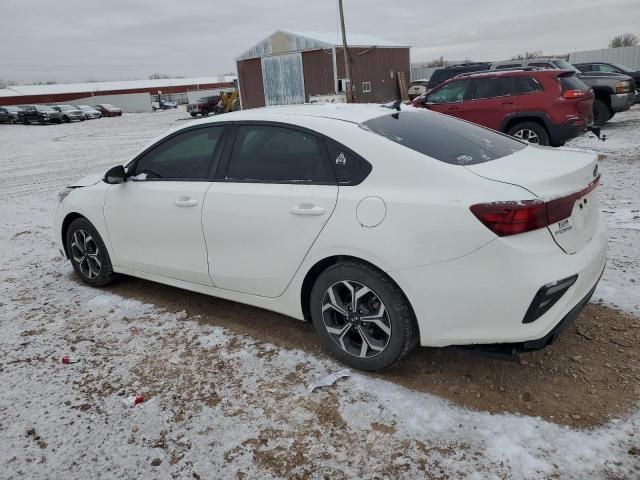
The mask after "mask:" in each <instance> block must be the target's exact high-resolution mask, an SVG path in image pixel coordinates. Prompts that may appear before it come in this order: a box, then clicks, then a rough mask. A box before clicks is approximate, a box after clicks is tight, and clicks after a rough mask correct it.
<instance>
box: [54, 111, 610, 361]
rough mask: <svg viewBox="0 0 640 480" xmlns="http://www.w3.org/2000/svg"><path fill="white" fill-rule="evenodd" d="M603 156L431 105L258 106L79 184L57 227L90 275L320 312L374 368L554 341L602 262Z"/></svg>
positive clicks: (301, 314) (341, 352)
mask: <svg viewBox="0 0 640 480" xmlns="http://www.w3.org/2000/svg"><path fill="white" fill-rule="evenodd" d="M597 167H598V164H597V155H596V154H595V153H589V152H579V151H569V150H556V151H553V150H551V149H543V148H540V147H537V146H530V145H528V144H527V143H525V142H521V141H519V140H517V139H515V138H511V137H508V136H505V135H502V134H500V133H497V132H494V131H492V130H489V129H486V128H484V127H481V126H479V125H475V124H472V123H469V122H463V121H460V120H458V119H455V118H453V117H450V116H447V115H440V114H437V113H434V112H429V111H419V110H416V109H407V110H404V111H396V110H393V111H391V110H389V108H384V107H378V106H371V105H342V106H339V105H335V104H334V105H325V106H320V105H301V106H286V107H272V108H263V109H251V110H245V111H242V112H234V113H230V114H228V115H221V116H215V117H213V118H211V119H209V120H208V121H205V122H199V123H197V124H188V125H187V126H182V127H180V128H178V129H175V130H173V131H171V132H169V133H168V134H167V135H166V136H165V137H164V138H162V139H160V140H158V141H157V142H156V143H154V144H153V145H151V146H149V147H148V148H145V149H144V150H142V151H141V152H139V153H138V154H136V155H135V156H133V157H132V158H131V160H130V161H129V162H128V163H127V164H126V165H124V166H123V165H118V166H116V167H113V168H111V169H110V170H109V171H107V172H106V174H102V175H101V174H97V175H91V176H89V177H85V178H84V179H81V180H78V181H77V182H75V183H72V184H71V185H70V186H69V188H67V189H64V190H62V191H61V192H60V193H59V195H58V200H59V204H58V206H57V209H56V214H55V221H54V225H55V227H54V228H55V232H56V234H55V235H56V237H57V241H58V244H59V247H60V249H61V253H63V254H64V255H65V256H67V257H68V258H69V260H70V262H71V264H72V266H73V268H74V270H75V272H76V274H77V275H78V276H79V278H81V279H82V280H83V281H84V282H85V283H87V284H89V285H92V286H94V287H99V286H103V285H106V284H107V283H109V281H111V280H112V279H113V278H114V276H115V275H116V274H117V273H123V274H127V275H132V276H136V277H142V278H146V279H150V280H154V281H158V282H161V283H166V284H169V285H173V286H178V287H180V288H183V289H187V290H193V291H197V292H200V293H204V294H208V295H213V296H217V297H222V298H226V299H229V300H234V301H238V302H242V303H247V304H250V305H254V306H257V307H261V308H265V309H268V310H274V311H277V312H280V313H283V314H286V315H290V316H293V317H296V318H299V319H307V320H310V321H312V322H313V324H314V326H315V328H316V329H317V331H318V334H319V335H320V337H321V338H322V340H323V341H324V343H325V345H326V346H327V347H328V348H329V349H330V350H331V351H332V352H333V353H334V354H335V355H336V356H337V357H338V358H339V359H340V360H342V361H343V362H345V363H347V364H349V365H350V366H352V367H354V368H360V369H364V370H377V369H381V368H385V367H388V366H390V365H393V364H394V363H396V362H397V361H399V360H400V359H401V358H402V357H404V356H405V355H406V354H407V353H408V352H409V351H411V349H412V348H413V347H414V345H417V344H419V345H425V346H427V345H428V346H445V345H455V344H496V343H497V344H502V346H503V347H504V348H506V349H508V350H509V351H512V349H521V350H531V349H540V348H543V347H544V346H546V345H547V344H548V343H550V342H551V341H553V340H554V339H555V338H556V337H557V335H558V334H559V332H560V331H561V330H562V329H563V328H564V327H566V326H567V325H568V324H569V323H570V322H571V321H572V319H573V318H575V317H576V316H577V315H578V313H579V312H580V310H581V309H582V307H584V305H585V304H586V303H587V302H588V301H589V298H590V297H591V295H592V293H593V291H594V289H595V286H596V284H597V283H598V280H599V278H600V275H601V274H602V271H603V268H604V265H605V257H606V248H607V233H606V226H605V224H606V222H605V220H604V219H603V215H602V213H601V211H600V207H599V205H598V190H597V186H598V180H599V174H598V168H597ZM158 180H171V181H169V182H167V181H158ZM194 180H195V181H194ZM214 182H215V183H214ZM212 185H214V186H215V188H212ZM107 232H108V234H107ZM256 321H259V319H257V320H256Z"/></svg>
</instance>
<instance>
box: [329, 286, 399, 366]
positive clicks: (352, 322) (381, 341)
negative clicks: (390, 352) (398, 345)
mask: <svg viewBox="0 0 640 480" xmlns="http://www.w3.org/2000/svg"><path fill="white" fill-rule="evenodd" d="M322 320H323V322H324V326H325V328H326V329H327V332H328V333H329V335H330V336H331V339H332V340H333V341H334V342H335V343H336V345H337V346H338V347H340V348H341V349H342V350H344V351H345V352H346V353H348V354H349V355H353V356H356V357H360V358H370V357H375V356H377V355H379V354H380V353H382V352H383V351H384V350H385V348H387V345H389V340H390V339H391V321H390V320H389V315H388V313H387V310H386V308H385V306H384V303H382V300H380V298H379V297H378V295H376V294H375V292H374V291H373V290H371V289H370V288H369V287H367V286H366V285H362V284H361V283H359V282H354V281H352V280H344V281H342V282H338V283H335V284H333V285H331V286H330V287H329V288H328V289H327V291H326V292H325V295H324V299H323V301H322Z"/></svg>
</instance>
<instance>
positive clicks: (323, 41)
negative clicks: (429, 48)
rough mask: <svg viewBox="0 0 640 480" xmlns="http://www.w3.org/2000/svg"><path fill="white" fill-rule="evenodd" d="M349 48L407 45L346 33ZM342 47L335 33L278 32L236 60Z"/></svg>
mask: <svg viewBox="0 0 640 480" xmlns="http://www.w3.org/2000/svg"><path fill="white" fill-rule="evenodd" d="M347 44H348V45H349V47H400V48H409V45H403V44H401V43H396V42H391V41H389V40H384V39H381V38H375V37H371V36H369V35H361V34H358V33H349V32H348V33H347ZM341 45H342V35H341V34H338V33H337V32H302V31H293V30H278V31H276V32H274V33H273V34H271V35H269V36H268V37H267V38H265V39H264V40H262V41H260V42H258V43H257V44H255V45H254V46H252V47H251V48H249V49H248V50H246V51H245V52H244V53H242V54H241V55H240V56H238V57H236V60H244V59H247V58H256V57H265V56H269V55H277V54H280V53H287V52H296V51H301V50H314V49H318V48H333V47H340V46H341Z"/></svg>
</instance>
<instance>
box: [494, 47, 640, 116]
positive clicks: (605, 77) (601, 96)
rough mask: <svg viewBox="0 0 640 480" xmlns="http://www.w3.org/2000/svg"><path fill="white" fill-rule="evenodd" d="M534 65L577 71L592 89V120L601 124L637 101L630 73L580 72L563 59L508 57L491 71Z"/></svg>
mask: <svg viewBox="0 0 640 480" xmlns="http://www.w3.org/2000/svg"><path fill="white" fill-rule="evenodd" d="M521 67H535V68H554V69H567V70H568V69H571V70H574V71H575V72H577V73H578V75H579V77H580V80H582V81H583V82H584V83H585V84H587V85H588V86H589V87H591V88H592V89H593V93H594V95H595V100H594V102H593V123H594V125H595V126H597V127H600V126H602V125H604V124H605V123H607V121H608V120H609V119H610V118H612V117H613V116H614V115H615V114H616V112H624V111H625V110H629V108H631V106H632V105H633V104H634V103H635V101H636V96H635V91H634V88H633V79H632V78H631V77H629V76H628V75H620V74H617V73H604V72H581V71H580V70H578V69H577V68H575V67H574V66H573V65H571V64H570V63H569V62H567V61H566V60H563V59H561V58H553V57H548V58H531V59H527V60H508V61H504V62H495V63H492V64H491V70H501V69H511V68H521Z"/></svg>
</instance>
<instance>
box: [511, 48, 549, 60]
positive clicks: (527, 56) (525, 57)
mask: <svg viewBox="0 0 640 480" xmlns="http://www.w3.org/2000/svg"><path fill="white" fill-rule="evenodd" d="M538 57H544V55H543V54H542V50H534V51H532V52H529V51H526V52H524V53H519V54H518V55H516V56H515V57H511V60H530V59H532V58H538Z"/></svg>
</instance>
